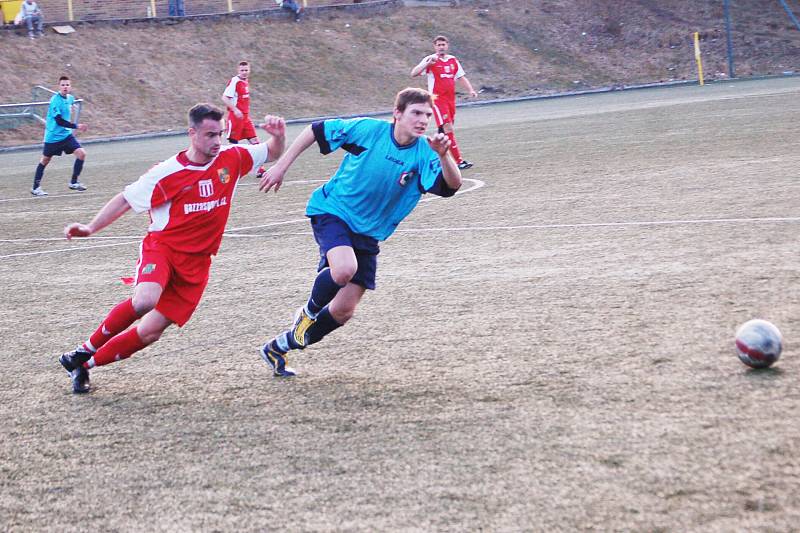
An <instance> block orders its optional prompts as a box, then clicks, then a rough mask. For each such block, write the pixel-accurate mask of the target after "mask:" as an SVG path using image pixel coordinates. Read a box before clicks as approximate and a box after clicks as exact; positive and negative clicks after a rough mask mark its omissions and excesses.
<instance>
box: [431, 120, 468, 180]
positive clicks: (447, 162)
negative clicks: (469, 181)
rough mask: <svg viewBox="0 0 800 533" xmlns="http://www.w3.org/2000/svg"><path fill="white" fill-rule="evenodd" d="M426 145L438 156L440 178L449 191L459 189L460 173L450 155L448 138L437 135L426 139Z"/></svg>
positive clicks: (442, 134)
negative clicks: (440, 169) (440, 170)
mask: <svg viewBox="0 0 800 533" xmlns="http://www.w3.org/2000/svg"><path fill="white" fill-rule="evenodd" d="M428 144H429V145H430V147H431V148H433V150H434V151H435V152H436V153H437V154H438V155H439V161H441V163H442V177H444V181H445V182H446V183H447V186H448V187H450V188H451V189H459V188H461V171H460V170H459V169H458V164H457V163H456V160H455V159H453V156H452V155H451V154H450V144H451V142H450V138H449V137H448V136H447V135H445V134H444V133H437V134H436V135H434V136H433V137H428Z"/></svg>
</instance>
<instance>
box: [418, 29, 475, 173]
mask: <svg viewBox="0 0 800 533" xmlns="http://www.w3.org/2000/svg"><path fill="white" fill-rule="evenodd" d="M433 49H434V51H435V53H433V54H431V55H429V56H426V57H425V58H423V59H422V61H420V63H419V65H417V66H415V67H414V68H413V69H411V77H412V78H414V77H416V76H422V75H423V74H427V75H428V91H430V92H431V93H433V117H434V118H435V119H436V125H437V126H438V127H439V132H440V133H444V134H446V135H447V136H448V137H449V138H450V152H451V153H452V154H453V157H455V159H456V162H457V163H458V168H460V169H461V170H464V169H467V168H470V167H471V166H472V163H470V162H469V161H467V160H466V159H463V158H462V157H461V151H460V150H459V149H458V144H457V143H456V136H455V126H454V123H455V118H456V80H458V81H459V82H460V83H461V85H462V86H463V87H464V89H466V90H467V91H468V92H469V95H470V96H471V97H473V98H474V97H476V96H478V93H476V92H475V89H473V88H472V84H471V83H470V82H469V80H468V79H467V76H466V75H465V74H464V69H463V68H461V63H459V62H458V59H456V57H455V56H452V55H449V54H448V53H447V51H448V50H449V49H450V43H449V41H448V40H447V37H445V36H444V35H437V36H436V37H435V38H434V39H433Z"/></svg>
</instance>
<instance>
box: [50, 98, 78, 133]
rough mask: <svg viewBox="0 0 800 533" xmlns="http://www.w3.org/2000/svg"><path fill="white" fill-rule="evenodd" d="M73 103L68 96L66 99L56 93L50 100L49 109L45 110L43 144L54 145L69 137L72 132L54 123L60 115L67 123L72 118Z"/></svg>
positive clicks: (73, 99) (72, 99) (73, 100)
mask: <svg viewBox="0 0 800 533" xmlns="http://www.w3.org/2000/svg"><path fill="white" fill-rule="evenodd" d="M74 103H75V97H74V96H72V95H71V94H68V95H67V96H66V97H64V96H61V93H56V94H54V95H53V97H52V98H51V99H50V107H49V108H48V109H47V123H46V124H45V127H44V142H46V143H55V142H58V141H63V140H64V139H66V138H67V137H69V136H70V135H72V130H70V129H69V128H65V127H64V126H59V125H58V123H56V117H57V116H58V115H61V118H63V119H64V120H66V121H67V122H69V120H70V117H71V116H72V104H74Z"/></svg>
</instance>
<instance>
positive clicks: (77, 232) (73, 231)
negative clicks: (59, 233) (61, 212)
mask: <svg viewBox="0 0 800 533" xmlns="http://www.w3.org/2000/svg"><path fill="white" fill-rule="evenodd" d="M130 208H131V205H130V204H129V203H128V201H127V200H126V199H125V196H123V195H122V193H119V194H117V195H116V196H115V197H114V198H112V199H111V200H109V201H108V203H107V204H106V205H104V206H103V208H102V209H100V211H98V212H97V214H96V215H95V216H94V218H93V219H92V221H91V222H89V223H88V224H81V223H79V222H74V223H72V224H68V225H67V227H65V228H64V236H65V237H66V238H67V239H72V238H73V237H88V236H89V235H92V234H94V233H97V232H98V231H100V230H101V229H103V228H105V227H106V226H108V225H109V224H111V223H112V222H114V221H115V220H117V219H118V218H119V217H121V216H122V215H124V214H125V213H126V212H127V211H128V209H130Z"/></svg>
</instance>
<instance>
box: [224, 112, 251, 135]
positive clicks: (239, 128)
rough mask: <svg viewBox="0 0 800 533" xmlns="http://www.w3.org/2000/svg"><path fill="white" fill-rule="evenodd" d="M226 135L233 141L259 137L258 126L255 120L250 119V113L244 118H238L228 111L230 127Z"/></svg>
mask: <svg viewBox="0 0 800 533" xmlns="http://www.w3.org/2000/svg"><path fill="white" fill-rule="evenodd" d="M226 133H227V135H226V137H227V138H228V139H230V140H231V141H244V140H247V139H252V138H253V137H255V138H258V134H257V133H256V127H255V126H254V125H253V121H252V120H250V115H244V116H242V118H236V115H234V114H233V113H228V128H227V131H226Z"/></svg>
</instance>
